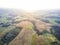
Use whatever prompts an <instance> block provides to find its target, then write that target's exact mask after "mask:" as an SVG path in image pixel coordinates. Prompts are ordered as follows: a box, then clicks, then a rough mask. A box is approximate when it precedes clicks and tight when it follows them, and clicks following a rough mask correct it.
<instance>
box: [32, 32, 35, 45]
mask: <svg viewBox="0 0 60 45" xmlns="http://www.w3.org/2000/svg"><path fill="white" fill-rule="evenodd" d="M34 41H35V34H34V33H33V34H32V40H31V45H34Z"/></svg>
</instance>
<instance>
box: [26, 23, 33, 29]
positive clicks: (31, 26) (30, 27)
mask: <svg viewBox="0 0 60 45" xmlns="http://www.w3.org/2000/svg"><path fill="white" fill-rule="evenodd" d="M25 28H26V29H29V30H32V29H33V25H32V24H28V25H26V26H25Z"/></svg>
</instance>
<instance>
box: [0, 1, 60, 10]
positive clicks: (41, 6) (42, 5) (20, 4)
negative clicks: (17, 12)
mask: <svg viewBox="0 0 60 45" xmlns="http://www.w3.org/2000/svg"><path fill="white" fill-rule="evenodd" d="M0 8H12V9H23V10H26V11H34V10H49V9H60V0H0Z"/></svg>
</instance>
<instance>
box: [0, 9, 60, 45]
mask: <svg viewBox="0 0 60 45" xmlns="http://www.w3.org/2000/svg"><path fill="white" fill-rule="evenodd" d="M0 45H60V10H37V11H34V12H26V11H25V10H17V9H0Z"/></svg>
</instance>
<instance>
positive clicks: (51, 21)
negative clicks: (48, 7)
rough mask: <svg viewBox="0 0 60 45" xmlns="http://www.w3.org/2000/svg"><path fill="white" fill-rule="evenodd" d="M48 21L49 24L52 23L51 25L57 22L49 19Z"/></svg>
mask: <svg viewBox="0 0 60 45" xmlns="http://www.w3.org/2000/svg"><path fill="white" fill-rule="evenodd" d="M49 22H50V23H51V24H53V25H55V24H57V23H56V22H55V20H50V19H49Z"/></svg>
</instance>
